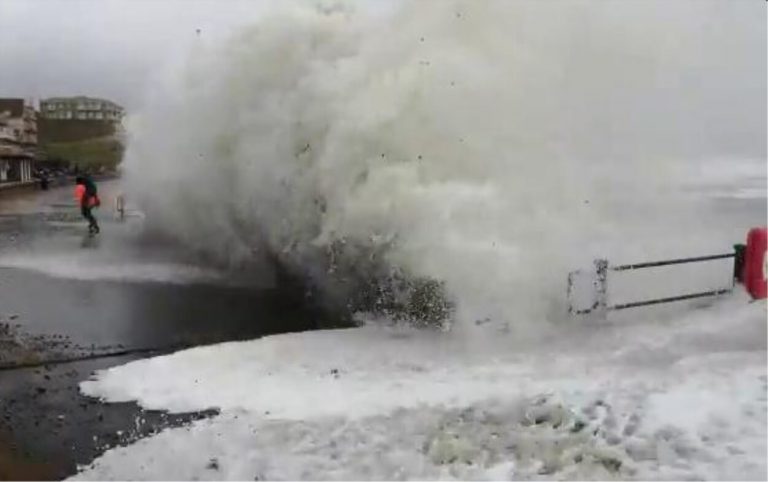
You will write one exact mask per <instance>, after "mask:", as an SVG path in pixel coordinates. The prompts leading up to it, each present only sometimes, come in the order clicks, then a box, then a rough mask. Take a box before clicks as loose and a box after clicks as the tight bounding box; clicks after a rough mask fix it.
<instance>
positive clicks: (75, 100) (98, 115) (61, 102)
mask: <svg viewBox="0 0 768 482" xmlns="http://www.w3.org/2000/svg"><path fill="white" fill-rule="evenodd" d="M123 115H125V110H124V109H123V108H122V107H121V106H119V105H117V104H115V103H114V102H112V101H110V100H106V99H97V98H94V97H85V96H77V97H51V98H50V99H43V100H41V101H40V116H41V117H45V118H46V119H77V120H106V121H112V122H120V121H121V120H122V118H123Z"/></svg>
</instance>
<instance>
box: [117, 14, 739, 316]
mask: <svg viewBox="0 0 768 482" xmlns="http://www.w3.org/2000/svg"><path fill="white" fill-rule="evenodd" d="M696 5H698V7H697V6H696ZM657 7H658V6H657V5H656V4H654V3H652V2H651V3H648V2H646V3H643V2H612V3H605V2H595V3H588V2H509V1H484V2H470V1H435V2H425V1H419V2H407V3H403V4H399V5H398V6H397V7H395V8H394V11H392V12H386V13H383V14H382V13H381V12H378V13H373V14H372V13H371V12H369V11H368V10H366V9H365V8H355V7H351V6H349V5H347V4H343V3H341V4H335V5H334V6H333V7H332V8H328V7H315V6H311V5H306V4H289V5H281V9H280V10H279V11H276V12H274V13H271V14H269V15H267V16H265V17H264V18H262V19H261V20H260V21H259V22H258V23H256V24H255V25H253V26H252V27H250V28H248V29H245V30H244V31H241V32H239V33H238V34H237V35H236V36H234V37H233V38H232V39H230V40H229V41H228V42H227V43H225V44H223V45H212V46H210V45H209V46H199V47H198V49H197V50H196V51H195V52H194V53H193V55H192V56H191V58H190V59H186V60H185V61H184V63H183V65H181V66H177V68H175V69H173V70H172V71H171V74H170V75H169V76H168V77H167V78H166V79H165V81H164V82H162V83H160V84H158V86H157V89H156V91H155V92H153V94H152V96H151V97H150V101H149V102H148V103H147V105H148V106H149V108H147V109H145V110H144V111H143V112H141V113H140V114H139V115H138V116H136V117H135V118H133V119H131V122H130V125H129V133H130V140H129V148H128V151H127V155H126V159H125V162H124V165H123V168H124V170H125V173H126V176H127V179H128V181H129V185H130V188H131V190H132V192H133V198H134V199H137V200H139V202H140V203H141V204H142V207H143V208H144V210H145V211H146V212H147V214H148V222H151V223H153V224H154V225H155V226H159V227H161V228H162V229H163V230H165V231H167V232H170V233H173V235H174V236H176V237H177V238H178V239H180V240H181V241H183V242H185V243H187V244H189V245H190V246H192V247H194V248H197V249H201V250H203V251H206V252H208V253H213V254H216V255H218V256H220V257H221V258H222V259H226V260H228V261H229V262H231V263H233V264H237V263H241V262H244V261H250V260H253V259H260V258H263V257H265V256H268V257H275V258H277V259H279V260H280V262H281V263H283V264H284V265H286V266H288V267H289V269H291V270H292V271H293V272H294V273H297V274H298V275H300V276H302V277H305V278H306V279H309V280H312V281H311V283H313V284H315V285H317V286H320V287H321V288H322V289H323V290H324V291H325V293H326V295H328V296H331V297H334V296H335V297H337V298H339V299H341V300H343V301H344V302H347V301H349V300H352V299H368V305H373V308H374V311H375V307H376V306H377V303H379V305H378V306H379V307H381V306H384V305H386V306H390V305H392V304H393V303H394V302H392V301H391V300H390V301H389V302H382V300H381V296H379V295H381V293H388V296H389V297H390V298H394V299H398V298H402V297H403V296H405V297H406V298H407V297H409V296H410V300H411V301H413V299H417V301H416V302H415V303H417V304H425V305H428V306H429V307H432V308H434V305H435V303H437V304H438V305H439V310H438V311H439V312H440V313H439V315H440V316H443V315H444V314H445V312H447V311H448V309H449V305H450V309H451V310H453V312H454V313H453V317H454V319H455V320H457V321H459V322H462V321H469V322H473V321H475V320H478V319H489V320H493V321H497V322H502V323H509V324H511V325H513V326H516V327H521V328H522V327H528V328H531V327H533V326H535V325H536V324H539V323H542V322H543V321H544V320H545V319H547V317H549V316H550V313H551V312H554V311H556V310H553V308H558V303H559V301H557V300H559V299H560V298H562V293H563V279H564V275H565V273H566V272H567V271H568V269H570V268H573V267H575V266H576V265H580V264H584V263H587V262H589V261H590V260H591V259H592V258H593V257H595V256H597V255H605V254H615V255H623V256H626V257H630V256H634V257H641V256H642V257H644V256H646V255H650V254H654V253H662V252H665V250H666V251H674V250H675V247H670V245H671V243H670V241H669V240H668V239H666V240H665V239H664V238H665V235H664V234H663V233H669V232H670V231H671V230H674V231H676V232H678V233H680V232H681V231H682V232H683V233H685V234H680V235H678V236H677V240H676V243H677V244H675V246H677V247H680V246H687V247H688V248H690V247H691V246H692V245H697V246H705V245H707V243H713V242H715V241H713V238H712V236H702V235H701V234H702V232H701V231H702V229H704V228H703V227H700V228H696V226H697V224H696V223H695V222H694V220H692V219H691V216H690V215H691V213H693V212H695V211H696V210H697V209H700V207H701V205H700V204H697V203H695V202H682V201H681V200H680V199H679V197H680V196H679V195H678V194H676V186H677V185H679V183H680V179H679V177H678V174H679V173H680V172H682V164H685V162H684V160H685V159H690V158H697V157H698V158H700V157H702V156H706V155H709V154H713V155H714V153H713V150H714V149H715V147H716V146H715V147H713V146H712V145H709V144H707V142H709V141H708V140H707V139H702V137H703V136H702V134H701V132H700V129H701V126H702V124H701V123H700V122H697V119H698V117H700V115H699V114H700V112H699V111H698V110H697V109H698V108H696V107H695V106H697V105H698V104H697V103H698V101H699V100H700V99H703V98H707V96H709V95H710V90H711V89H709V87H710V86H707V82H708V79H711V76H708V75H707V74H709V73H710V70H711V69H712V68H713V67H712V65H711V63H707V62H705V61H704V60H703V59H705V58H706V56H712V55H714V54H713V51H712V50H708V51H707V50H706V47H707V46H711V45H716V44H717V42H718V41H719V39H720V37H717V35H715V34H708V35H709V37H708V36H707V35H705V32H708V31H709V30H707V29H706V28H705V27H704V26H703V24H704V20H706V18H709V17H708V16H712V15H715V13H716V12H714V11H715V10H716V9H717V8H718V7H717V6H715V5H714V4H706V5H704V4H702V3H701V2H688V3H685V2H677V3H676V4H675V5H674V6H672V5H668V6H665V7H664V9H659V8H657ZM686 16H687V18H693V20H692V21H691V22H689V23H688V24H686V25H680V23H679V19H680V18H686ZM723 35H724V34H723ZM710 37H711V38H710ZM733 62H737V61H736V60H733ZM715 63H716V62H715ZM712 82H714V81H712ZM692 106H694V107H692ZM717 127H718V128H719V126H717ZM711 142H715V141H714V140H712V141H711ZM672 206H675V207H674V208H672ZM710 234H711V233H710ZM720 240H721V239H720V238H717V241H720ZM265 253H269V254H268V255H266V254H265ZM402 280H417V281H418V282H417V283H413V282H408V281H406V282H404V283H401V281H402ZM414 286H415V287H416V289H415V290H416V291H417V292H418V293H416V294H414ZM434 291H439V292H440V293H441V295H440V296H439V297H435V296H432V293H433V292H434ZM360 292H363V295H360V294H359V293H360ZM393 293H394V294H393ZM356 297H357V298H356ZM437 298H442V299H444V300H447V302H446V303H444V304H441V303H440V302H439V301H436V299H437ZM418 300H421V301H418ZM387 303H389V305H387ZM395 304H396V303H395ZM418 311H419V310H418V309H416V310H411V312H410V315H413V316H418Z"/></svg>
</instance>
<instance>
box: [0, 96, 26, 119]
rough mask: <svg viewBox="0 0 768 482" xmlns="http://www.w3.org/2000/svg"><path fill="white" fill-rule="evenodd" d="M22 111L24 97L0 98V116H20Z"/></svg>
mask: <svg viewBox="0 0 768 482" xmlns="http://www.w3.org/2000/svg"><path fill="white" fill-rule="evenodd" d="M23 113H24V99H8V98H5V99H0V116H2V115H9V116H10V117H21V116H22V114H23Z"/></svg>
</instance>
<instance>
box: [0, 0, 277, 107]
mask: <svg viewBox="0 0 768 482" xmlns="http://www.w3.org/2000/svg"><path fill="white" fill-rule="evenodd" d="M266 7H268V3H267V2H264V1H258V0H257V1H252V0H223V1H216V0H152V1H150V0H131V1H126V0H122V1H120V0H0V96H18V97H33V98H41V97H48V96H54V95H75V94H86V95H94V96H103V97H107V98H110V99H114V100H116V101H117V102H120V103H122V104H124V105H125V106H127V107H128V108H131V107H135V106H136V105H138V104H139V103H140V101H141V99H142V96H143V91H144V89H145V85H146V82H148V81H149V80H150V79H151V75H152V73H153V72H155V71H156V70H157V69H158V68H159V67H160V66H161V65H162V64H163V63H165V62H166V61H168V59H169V58H170V57H173V56H178V55H185V54H186V51H187V50H188V48H189V46H190V44H191V42H194V41H195V39H196V36H197V33H196V30H197V29H200V30H201V35H203V36H206V37H207V38H210V37H211V36H225V35H227V34H228V33H230V32H231V31H233V30H235V29H237V27H238V26H239V25H242V24H247V23H249V22H252V21H253V20H254V18H256V17H258V16H259V14H260V12H262V11H263V10H264V8H266Z"/></svg>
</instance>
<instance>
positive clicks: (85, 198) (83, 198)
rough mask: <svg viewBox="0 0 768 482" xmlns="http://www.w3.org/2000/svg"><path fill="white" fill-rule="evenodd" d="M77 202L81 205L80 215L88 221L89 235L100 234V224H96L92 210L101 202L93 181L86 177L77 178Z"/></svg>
mask: <svg viewBox="0 0 768 482" xmlns="http://www.w3.org/2000/svg"><path fill="white" fill-rule="evenodd" d="M75 200H76V201H77V202H78V204H80V213H81V214H82V215H83V217H84V218H85V219H87V220H88V233H89V234H98V233H99V231H100V229H99V223H98V222H96V218H95V217H94V215H93V212H92V210H93V208H95V207H98V206H99V205H101V202H100V201H99V195H98V193H97V190H96V184H95V183H94V182H93V180H91V179H90V178H88V177H85V176H77V177H76V178H75Z"/></svg>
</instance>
